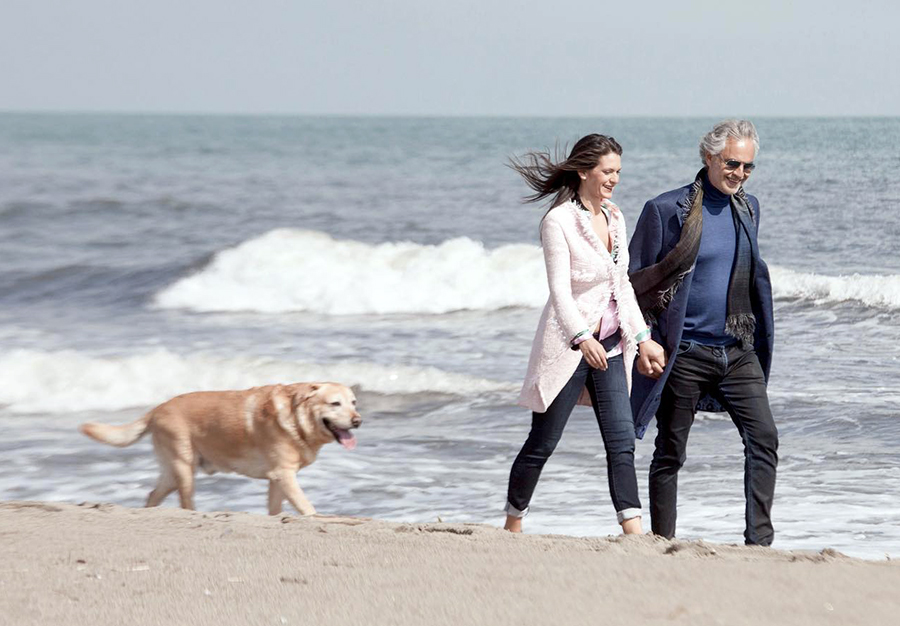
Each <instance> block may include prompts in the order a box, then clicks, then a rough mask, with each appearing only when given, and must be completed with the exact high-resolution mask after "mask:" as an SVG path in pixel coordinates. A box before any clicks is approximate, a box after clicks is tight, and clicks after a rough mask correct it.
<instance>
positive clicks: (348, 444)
mask: <svg viewBox="0 0 900 626" xmlns="http://www.w3.org/2000/svg"><path fill="white" fill-rule="evenodd" d="M335 434H337V438H338V443H339V444H341V445H342V446H344V447H345V448H347V449H348V450H352V449H353V448H355V447H356V437H354V436H353V433H351V432H350V431H349V430H335Z"/></svg>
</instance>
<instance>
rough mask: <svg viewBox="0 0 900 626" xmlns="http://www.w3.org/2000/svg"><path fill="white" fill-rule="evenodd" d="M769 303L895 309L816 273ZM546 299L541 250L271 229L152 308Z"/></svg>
mask: <svg viewBox="0 0 900 626" xmlns="http://www.w3.org/2000/svg"><path fill="white" fill-rule="evenodd" d="M771 272H772V284H773V289H774V295H775V297H776V298H782V299H803V300H811V301H814V302H816V303H819V304H828V303H840V302H854V303H857V304H862V305H865V306H869V307H876V308H887V309H898V308H900V276H896V275H889V276H878V275H858V274H854V275H852V276H823V275H819V274H808V273H802V272H796V271H793V270H789V269H787V268H783V267H772V268H771ZM546 299H547V281H546V278H545V273H544V262H543V258H542V255H541V249H540V247H538V246H535V245H529V244H510V245H505V246H500V247H498V248H494V249H487V248H485V247H484V245H483V244H482V243H480V242H477V241H473V240H471V239H468V238H466V237H460V238H456V239H450V240H448V241H445V242H443V243H441V244H439V245H422V244H416V243H409V242H389V243H382V244H377V245H372V244H366V243H362V242H358V241H349V240H338V239H334V238H332V237H331V236H329V235H327V234H325V233H320V232H315V231H307V230H294V229H277V230H273V231H270V232H268V233H266V234H264V235H261V236H259V237H256V238H254V239H250V240H248V241H245V242H244V243H242V244H240V245H238V246H236V247H234V248H229V249H227V250H223V251H221V252H219V253H217V254H216V255H215V256H214V257H213V259H212V260H211V261H210V263H209V264H208V265H207V266H206V267H204V268H202V269H200V270H199V271H198V272H197V273H195V274H192V275H190V276H187V277H185V278H182V279H181V280H178V281H177V282H175V283H174V284H172V285H170V286H169V287H167V288H165V289H163V290H162V291H161V292H159V293H158V294H157V295H156V297H155V299H154V303H155V304H156V306H159V307H161V308H167V309H188V310H191V311H197V312H203V313H206V312H216V311H221V312H239V311H249V312H257V313H287V312H293V311H309V312H313V313H324V314H327V315H360V314H370V313H371V314H392V313H448V312H450V311H459V310H466V309H468V310H495V309H501V308H504V307H540V306H542V305H543V304H544V302H545V301H546Z"/></svg>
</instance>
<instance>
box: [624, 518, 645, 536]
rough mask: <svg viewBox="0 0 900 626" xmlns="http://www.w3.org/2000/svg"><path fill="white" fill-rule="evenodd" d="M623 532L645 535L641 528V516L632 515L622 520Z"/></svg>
mask: <svg viewBox="0 0 900 626" xmlns="http://www.w3.org/2000/svg"><path fill="white" fill-rule="evenodd" d="M622 533H623V534H626V535H643V534H644V530H643V528H641V518H640V517H632V518H631V519H627V520H625V521H624V522H622Z"/></svg>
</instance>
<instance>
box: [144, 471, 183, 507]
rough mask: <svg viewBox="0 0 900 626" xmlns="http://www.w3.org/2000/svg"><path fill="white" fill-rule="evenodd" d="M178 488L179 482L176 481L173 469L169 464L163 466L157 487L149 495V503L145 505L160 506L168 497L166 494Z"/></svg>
mask: <svg viewBox="0 0 900 626" xmlns="http://www.w3.org/2000/svg"><path fill="white" fill-rule="evenodd" d="M177 488H178V483H176V482H175V476H174V475H173V474H172V471H171V469H169V467H168V466H164V467H162V468H161V471H160V474H159V480H157V481H156V487H155V488H154V489H153V491H151V492H150V495H149V496H148V497H147V504H146V505H145V506H159V505H160V504H162V501H163V500H165V499H166V496H168V495H169V494H170V493H172V492H173V491H175V490H176V489H177Z"/></svg>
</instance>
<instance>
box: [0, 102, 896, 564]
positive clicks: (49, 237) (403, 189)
mask: <svg viewBox="0 0 900 626" xmlns="http://www.w3.org/2000/svg"><path fill="white" fill-rule="evenodd" d="M715 121H716V120H711V119H641V118H607V119H591V118H580V119H506V118H481V119H479V118H458V119H441V118H306V117H249V116H248V117H222V116H139V115H61V114H59V115H57V114H52V115H51V114H45V115H25V114H2V115H0V428H2V432H3V437H2V438H0V458H2V459H3V462H2V463H0V498H2V499H38V500H56V501H69V502H82V501H106V502H114V503H117V504H122V505H126V506H141V505H142V504H143V502H144V500H145V498H146V495H147V493H148V492H149V491H150V489H151V488H152V486H153V483H154V482H155V477H156V463H155V460H154V457H153V454H152V451H151V446H150V442H149V441H148V440H146V439H145V440H142V441H140V442H139V443H137V444H135V445H134V446H131V447H129V448H124V449H118V448H113V447H109V446H104V445H102V444H99V443H96V442H94V441H92V440H89V439H87V438H86V437H84V436H82V435H80V434H79V433H78V432H77V430H76V428H77V425H78V424H79V423H81V422H83V421H87V420H97V421H103V422H110V423H124V422H128V421H131V420H134V419H136V418H137V417H139V416H140V415H142V414H143V413H144V412H145V411H146V410H147V409H148V408H150V407H152V406H154V405H155V404H158V403H160V402H162V401H164V400H166V399H168V398H169V397H171V396H174V395H176V394H179V393H183V392H187V391H194V390H201V389H239V388H246V387H250V386H253V385H262V384H270V383H276V382H295V381H307V380H335V381H339V382H343V383H346V384H349V385H353V386H354V387H355V389H356V390H357V393H358V396H359V401H360V410H361V412H362V414H363V416H364V423H363V425H362V427H361V428H360V429H359V431H357V437H358V440H359V445H358V447H357V449H356V450H354V451H352V452H348V451H346V450H344V449H342V448H340V447H339V446H336V445H329V446H325V447H324V448H323V449H322V452H321V454H320V457H319V460H318V461H317V462H316V463H315V464H314V465H312V466H310V467H308V468H305V469H303V470H302V471H301V472H300V474H299V482H300V484H301V486H302V487H303V488H304V490H305V491H306V493H307V495H308V496H309V498H310V500H311V501H312V502H313V503H314V504H315V505H316V507H317V508H318V509H319V510H320V511H321V512H324V513H332V514H342V515H358V516H370V517H376V518H380V519H387V520H398V521H408V522H429V521H435V520H437V519H443V520H444V521H456V522H480V523H488V524H495V525H500V524H502V521H503V513H502V511H501V507H502V505H503V504H504V502H505V494H506V481H507V478H508V474H509V468H510V465H511V464H512V461H513V459H514V457H515V455H516V453H517V452H518V449H519V447H520V446H521V444H522V443H523V441H524V439H525V437H526V435H527V432H528V428H529V424H530V414H529V412H528V411H527V410H525V409H523V408H520V407H516V406H515V399H516V395H517V392H518V389H519V386H520V384H521V380H522V377H523V374H524V371H525V366H526V363H527V359H528V354H529V351H530V347H531V341H532V338H533V335H534V330H535V327H536V324H537V319H538V316H539V314H540V308H541V307H542V306H543V303H544V302H545V301H546V298H547V287H546V277H545V275H544V266H543V259H542V255H541V250H540V247H539V246H540V242H539V239H538V225H539V222H540V218H541V215H542V214H543V211H544V210H545V209H544V207H540V206H535V205H523V204H522V203H521V202H520V199H521V197H522V196H523V195H525V194H526V193H527V191H528V190H527V189H526V188H525V186H524V184H523V183H522V181H521V180H520V179H519V178H518V177H517V175H516V174H515V173H514V172H512V171H511V170H510V169H508V168H506V167H505V166H504V163H505V162H506V160H507V158H508V156H509V155H512V154H521V153H522V152H524V151H526V150H529V149H550V150H551V151H554V150H556V149H557V148H558V149H560V150H564V149H565V146H566V145H569V146H571V145H572V143H573V142H574V141H575V140H577V139H578V138H579V137H580V136H582V135H584V134H587V133H590V132H601V133H605V134H611V135H613V136H615V137H616V139H617V140H618V141H619V142H620V143H621V144H622V145H623V146H624V149H625V151H624V155H623V170H622V175H621V183H620V185H619V186H618V187H617V189H616V192H615V197H614V200H615V201H616V202H617V203H618V204H619V206H620V207H621V208H622V210H623V212H624V214H625V218H626V222H627V224H628V227H629V229H632V228H633V227H634V224H635V222H636V220H637V217H638V215H639V214H640V210H641V208H642V206H643V204H644V202H645V201H646V200H648V199H649V198H652V197H653V196H656V195H657V194H659V193H662V192H664V191H666V190H669V189H672V188H675V187H679V186H681V185H684V184H686V183H688V182H690V181H691V180H693V177H694V175H695V174H696V172H697V170H698V168H699V167H700V160H699V155H698V151H697V143H698V139H699V137H700V136H701V135H702V134H703V133H704V132H706V131H707V130H708V129H709V128H710V127H711V125H712V124H713V123H714V122H715ZM755 121H756V123H757V126H758V129H759V132H760V137H761V150H760V153H759V155H758V158H757V163H758V164H759V167H758V168H757V170H756V171H755V172H754V174H753V176H752V177H751V178H750V180H749V181H748V183H747V185H746V188H747V190H748V191H749V192H750V193H753V194H755V195H756V196H757V197H758V198H759V199H760V203H761V226H760V247H761V251H762V254H763V256H764V258H765V259H766V261H767V262H768V263H769V265H770V268H771V272H772V282H773V288H774V293H775V317H776V339H775V357H774V363H773V367H772V374H771V380H770V384H769V395H770V400H771V404H772V409H773V413H774V415H775V419H776V422H777V424H778V427H779V431H780V434H781V446H780V450H779V456H780V462H779V468H778V471H779V473H778V483H777V487H776V494H775V506H774V508H773V511H772V515H773V520H774V524H775V528H776V541H775V546H776V547H780V548H786V549H793V548H802V549H822V548H825V547H833V548H836V549H838V550H841V551H843V552H845V553H847V554H851V555H856V556H863V557H867V558H883V557H884V556H885V554H892V555H895V556H896V555H898V554H900V452H898V444H900V423H898V413H900V382H898V379H900V255H898V243H897V242H898V241H900V211H898V207H900V178H898V172H900V153H898V152H897V150H896V146H897V145H898V144H900V119H895V118H871V119H773V118H761V119H757V120H755ZM654 435H655V427H654V426H651V428H650V430H649V431H648V433H647V437H646V438H645V440H643V441H639V442H638V447H637V453H636V463H637V470H638V478H639V484H640V486H641V496H642V500H643V502H644V506H645V508H646V505H647V491H646V482H647V469H648V466H649V462H650V458H651V455H652V451H653V437H654ZM605 467H606V466H605V459H604V453H603V446H602V440H601V438H600V433H599V429H598V428H597V425H596V421H595V420H594V417H593V415H592V412H591V411H590V409H586V408H578V409H576V411H575V414H574V415H573V417H572V419H571V421H570V422H569V425H568V427H567V430H566V433H565V435H564V436H563V440H562V442H561V443H560V445H559V447H558V449H557V452H556V453H555V454H554V455H553V457H552V458H551V460H550V461H549V463H548V464H547V466H546V468H545V470H544V473H543V475H542V477H541V481H540V483H539V485H538V488H537V491H536V493H535V496H534V500H533V502H532V513H531V514H530V515H529V516H528V518H527V520H526V527H527V530H529V531H530V532H552V533H566V534H573V535H581V536H602V535H607V534H614V533H617V532H618V530H619V529H618V527H617V526H616V524H615V513H614V511H613V508H612V505H611V503H610V498H609V494H608V490H607V482H606V469H605ZM265 492H266V486H265V483H264V482H262V481H258V480H253V479H249V478H245V477H242V476H235V475H221V474H219V475H216V476H212V477H207V476H203V475H201V477H200V478H199V479H198V485H197V498H196V500H197V506H198V508H200V509H202V510H225V509H228V510H242V511H252V512H259V513H262V512H265ZM167 504H168V505H170V506H174V505H175V504H176V502H175V498H174V497H172V498H171V499H170V500H169V501H168V502H167ZM743 509H744V498H743V451H742V444H741V440H740V436H739V435H738V433H737V430H736V428H735V427H734V425H733V424H732V423H731V421H730V420H729V419H728V417H727V416H726V415H724V414H699V415H698V417H697V420H696V422H695V425H694V427H693V429H692V431H691V439H690V443H689V446H688V459H687V463H686V465H685V467H684V469H683V470H682V471H681V473H680V489H679V520H678V534H679V536H681V537H684V538H704V539H708V540H712V541H719V542H741V541H742V531H743V526H744V520H743Z"/></svg>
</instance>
